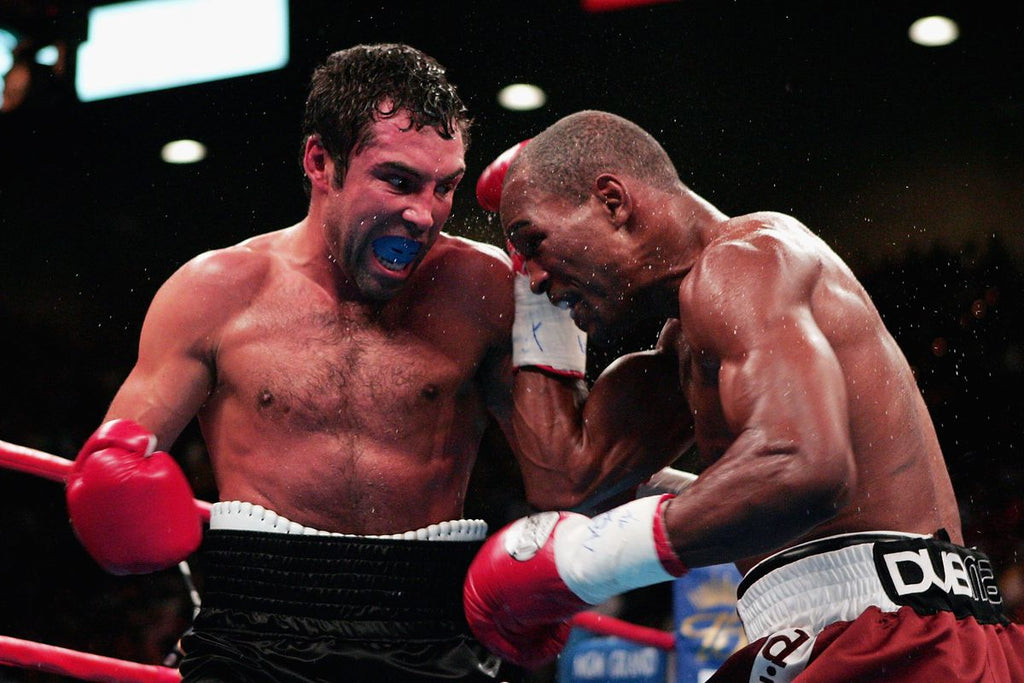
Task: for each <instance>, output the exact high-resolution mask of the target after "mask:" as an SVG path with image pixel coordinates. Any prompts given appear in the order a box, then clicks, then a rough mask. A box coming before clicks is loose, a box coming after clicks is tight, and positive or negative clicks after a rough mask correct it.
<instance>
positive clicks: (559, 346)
mask: <svg viewBox="0 0 1024 683" xmlns="http://www.w3.org/2000/svg"><path fill="white" fill-rule="evenodd" d="M515 300H516V317H515V321H514V322H513V324H512V364H513V365H514V366H515V367H517V368H521V367H524V366H527V365H536V366H541V367H547V368H551V369H552V370H556V371H558V372H564V373H566V374H572V375H578V376H580V377H582V376H583V373H584V372H585V370H586V367H587V334H586V333H585V332H583V331H582V330H580V329H579V328H578V327H576V324H575V323H574V322H573V321H572V317H571V315H570V313H569V311H566V310H563V309H561V308H558V307H557V306H554V305H553V304H552V303H551V301H550V300H549V299H548V298H547V296H546V295H544V294H534V293H533V292H532V291H530V278H529V277H527V276H526V275H522V274H517V275H516V279H515Z"/></svg>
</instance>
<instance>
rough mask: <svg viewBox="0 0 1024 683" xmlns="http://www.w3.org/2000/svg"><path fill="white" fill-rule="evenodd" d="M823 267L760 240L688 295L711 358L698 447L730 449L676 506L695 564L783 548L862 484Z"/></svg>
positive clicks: (682, 546) (672, 521) (693, 280)
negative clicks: (821, 312) (821, 292)
mask: <svg viewBox="0 0 1024 683" xmlns="http://www.w3.org/2000/svg"><path fill="white" fill-rule="evenodd" d="M819 268H820V264H819V263H818V261H817V259H816V258H815V257H814V255H813V254H808V253H805V252H801V251H800V250H790V249H786V248H785V247H783V246H780V243H779V242H777V241H776V240H775V239H774V238H771V237H758V238H755V239H753V240H750V241H747V242H744V243H736V244H726V245H723V246H719V247H716V248H715V251H714V252H711V251H709V252H707V253H706V255H705V258H704V261H703V263H702V264H701V266H700V267H699V270H696V271H694V272H693V273H691V274H690V276H689V278H690V280H689V282H688V283H687V284H684V287H683V289H682V290H681V297H680V304H681V305H680V307H681V310H682V311H683V315H682V323H683V326H684V329H685V330H686V333H687V338H688V340H690V342H691V343H692V344H693V346H694V348H695V349H696V350H697V353H698V354H699V357H697V358H696V359H695V360H696V361H697V362H695V364H694V369H693V372H694V377H693V383H694V384H693V387H692V391H691V395H692V396H693V397H694V401H695V408H696V410H697V413H698V425H697V433H698V440H699V441H700V444H701V447H702V448H705V447H706V448H707V450H709V451H713V450H715V449H717V450H718V451H719V454H717V456H718V457H717V460H716V461H715V462H714V463H713V464H712V465H711V466H710V467H708V468H707V469H705V470H704V471H703V472H702V474H701V477H700V479H699V480H698V481H697V482H696V483H695V484H694V485H693V486H692V487H690V489H688V490H687V491H686V492H685V493H684V494H682V495H680V496H679V497H678V498H676V499H675V500H674V501H672V503H671V504H670V505H669V506H668V507H667V512H666V523H667V526H668V529H669V536H670V538H671V540H672V544H673V547H674V548H675V549H676V551H677V553H678V554H679V556H680V558H682V560H683V561H684V562H686V563H687V564H690V565H691V566H697V565H707V564H716V563H720V562H726V561H736V560H740V559H742V558H744V557H749V556H752V555H756V554H758V553H763V552H766V551H769V550H771V549H774V548H776V547H778V546H779V545H781V544H783V543H785V542H787V541H790V540H792V539H794V538H796V537H798V536H800V535H802V534H804V533H806V532H807V531H809V530H810V529H811V528H813V527H814V526H815V525H817V524H819V523H821V522H823V521H825V520H827V519H829V518H831V517H832V516H834V515H835V514H836V513H837V511H838V510H839V509H840V508H841V507H842V506H843V505H844V504H845V501H846V500H847V499H848V497H849V496H850V494H851V491H852V490H853V488H854V487H855V486H856V469H855V466H854V459H853V452H852V446H851V442H850V434H849V415H848V409H847V397H846V388H845V383H844V378H843V373H842V369H841V368H840V365H839V361H838V359H837V357H836V355H835V353H834V351H833V349H832V347H831V346H830V343H829V341H828V340H827V339H826V338H825V335H824V334H823V333H822V331H821V330H820V329H819V327H818V325H817V323H816V321H815V317H814V311H813V304H812V292H813V287H814V284H815V283H816V281H817V278H818V276H819ZM701 359H703V363H701V362H699V361H701ZM716 364H717V368H715V365H716ZM715 396H717V405H716V402H715V400H714V397H715ZM716 412H717V413H718V416H717V418H716V415H715V414H716Z"/></svg>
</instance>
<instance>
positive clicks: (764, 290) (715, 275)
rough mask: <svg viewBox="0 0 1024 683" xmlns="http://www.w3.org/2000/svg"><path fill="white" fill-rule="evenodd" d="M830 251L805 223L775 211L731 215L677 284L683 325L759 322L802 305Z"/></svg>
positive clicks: (716, 332)
mask: <svg viewBox="0 0 1024 683" xmlns="http://www.w3.org/2000/svg"><path fill="white" fill-rule="evenodd" d="M830 253H831V252H830V251H829V249H828V247H826V246H825V245H824V243H823V242H821V241H820V240H819V239H818V238H817V237H815V236H814V235H813V234H812V233H811V232H810V231H809V230H808V229H807V227H806V226H804V225H803V224H802V223H800V222H799V221H797V220H796V219H795V218H792V217H790V216H786V215H784V214H779V213H769V212H765V213H755V214H749V215H746V216H739V217H736V218H733V219H730V220H729V221H727V222H726V223H725V224H723V226H722V230H721V231H720V232H719V233H718V234H717V235H716V236H715V238H714V239H713V240H712V241H711V242H710V243H709V244H708V245H707V247H706V248H705V249H704V251H703V253H702V254H701V256H700V258H699V259H698V261H697V262H696V263H695V265H694V268H693V270H692V271H691V272H690V274H689V275H688V276H687V277H686V278H685V279H684V281H683V285H682V287H680V292H679V294H680V307H681V310H682V311H683V317H684V319H685V321H686V322H688V323H689V325H687V326H688V327H691V328H692V327H693V324H694V323H696V322H698V321H702V322H703V323H706V324H711V323H717V324H712V325H711V329H713V330H715V332H714V333H715V334H723V333H724V329H719V325H724V326H735V325H736V324H737V321H742V322H743V323H745V324H751V325H758V324H760V323H762V322H765V321H767V320H768V319H772V318H774V319H778V318H779V315H780V313H782V312H784V311H786V310H792V309H793V307H794V306H803V305H805V304H808V303H809V301H810V296H811V292H812V290H813V288H814V285H815V283H816V282H817V280H818V278H819V277H820V274H821V271H822V266H823V263H824V261H825V260H827V259H828V258H830V257H829V256H828V255H829V254H830Z"/></svg>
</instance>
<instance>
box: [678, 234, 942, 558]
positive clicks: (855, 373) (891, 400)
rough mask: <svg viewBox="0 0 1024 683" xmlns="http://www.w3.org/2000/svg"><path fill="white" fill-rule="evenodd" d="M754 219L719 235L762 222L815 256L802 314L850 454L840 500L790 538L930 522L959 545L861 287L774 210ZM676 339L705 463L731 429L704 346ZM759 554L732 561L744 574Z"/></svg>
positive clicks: (938, 459)
mask: <svg viewBox="0 0 1024 683" xmlns="http://www.w3.org/2000/svg"><path fill="white" fill-rule="evenodd" d="M748 218H750V217H748ZM755 218H756V220H753V221H746V222H745V224H746V226H747V227H743V226H742V225H740V226H737V227H738V232H737V231H732V232H730V233H729V234H728V239H730V240H736V239H740V240H742V239H743V232H744V230H749V231H750V234H753V232H754V231H755V230H756V229H757V227H756V226H758V225H759V221H763V222H766V223H767V225H768V227H769V228H770V232H772V233H773V235H774V237H773V238H774V239H778V240H780V243H781V245H782V248H783V249H787V250H795V252H798V253H800V254H802V255H803V257H806V256H807V255H810V258H812V259H813V260H814V261H815V262H816V264H815V269H816V275H815V276H814V277H813V280H812V283H811V285H810V301H809V304H810V311H811V315H812V316H813V320H814V323H815V325H816V327H817V328H818V329H819V330H820V331H821V333H822V334H823V335H824V337H825V339H826V340H827V343H828V345H829V346H830V347H831V349H832V351H833V352H834V354H835V356H836V358H837V360H838V363H839V365H840V367H841V371H842V375H843V379H844V381H845V390H846V397H847V398H846V400H847V410H848V417H849V428H850V434H851V437H852V447H853V456H854V460H855V463H854V464H855V469H856V484H855V486H854V487H853V489H852V496H851V498H850V499H849V501H848V503H847V504H846V505H845V506H844V507H843V508H842V509H840V510H839V511H838V514H836V515H835V516H834V517H832V518H831V519H829V520H827V521H825V522H823V523H821V524H819V525H817V526H815V527H814V528H813V529H811V530H810V531H809V532H807V533H806V534H805V535H804V536H803V537H801V538H798V539H795V540H793V541H792V542H793V543H796V542H801V541H806V540H811V539H814V538H821V537H824V536H830V535H834V534H840V533H850V532H857V531H871V530H892V531H903V532H913V533H921V534H931V533H934V532H935V531H936V530H938V529H940V528H944V529H946V530H947V531H948V532H949V534H950V535H951V536H952V538H953V540H954V541H955V542H961V540H962V539H961V532H960V522H959V516H958V513H957V507H956V501H955V498H954V495H953V490H952V486H951V484H950V480H949V476H948V474H947V471H946V467H945V464H944V461H943V457H942V454H941V450H940V447H939V443H938V439H937V437H936V434H935V431H934V428H933V426H932V423H931V421H930V418H929V416H928V412H927V408H926V406H925V403H924V401H923V399H922V396H921V393H920V391H919V389H918V386H917V384H916V382H915V379H914V375H913V372H912V370H911V368H910V367H909V365H908V363H907V361H906V359H905V357H904V356H903V354H902V353H901V352H900V349H899V348H898V347H897V344H896V342H895V340H894V339H893V337H892V336H891V335H890V333H889V332H888V331H887V330H886V328H885V326H884V324H883V322H882V320H881V318H880V316H879V314H878V312H877V310H876V309H875V307H874V305H873V304H872V302H871V301H870V299H869V297H868V295H867V293H866V292H865V291H864V289H863V288H862V286H861V285H860V284H859V283H858V282H857V280H856V279H855V277H854V275H853V274H852V273H851V272H850V270H849V269H848V267H847V266H846V265H845V264H843V263H842V262H841V261H840V260H839V258H838V257H837V256H836V255H835V254H834V253H833V252H832V251H831V250H830V249H829V248H828V247H827V246H826V245H825V244H824V243H823V242H821V241H820V240H819V239H818V238H817V237H816V236H814V235H813V234H811V233H810V232H809V231H807V230H806V229H805V228H803V226H800V225H799V224H798V223H796V222H795V221H792V222H791V221H790V220H788V219H784V218H783V217H781V216H778V215H775V214H765V215H760V214H759V215H757V216H756V217H755ZM691 305H701V304H700V302H691ZM685 336H686V331H685V330H683V335H682V337H681V339H680V344H681V356H680V357H681V358H685V359H686V360H685V361H684V362H682V363H681V368H682V381H683V384H684V386H685V387H686V391H687V396H688V400H689V402H690V407H691V409H692V411H693V414H694V418H695V429H696V436H697V441H698V444H699V447H700V452H701V457H702V458H703V460H704V465H705V466H706V465H709V464H711V463H712V462H714V461H715V460H716V459H717V458H719V457H721V455H722V454H723V453H725V452H726V450H727V449H728V448H729V446H730V445H731V444H732V443H733V442H734V441H735V440H736V439H737V437H738V434H736V433H734V432H733V431H732V430H731V429H730V427H729V426H728V424H727V421H726V418H725V415H724V413H723V408H722V401H721V397H720V395H719V390H718V384H717V372H718V367H719V360H718V359H717V358H716V357H715V355H714V353H713V352H710V351H709V350H708V349H701V348H693V347H692V346H691V345H690V344H689V343H688V342H687V341H685ZM765 523H766V524H770V523H771V522H770V520H765ZM775 550H777V549H775ZM767 554H770V553H762V554H759V555H757V556H755V557H749V558H745V559H743V560H742V561H740V562H738V563H737V564H738V565H739V567H740V569H741V570H743V571H745V570H746V569H747V568H749V567H750V566H752V565H753V564H754V563H756V562H757V561H758V560H759V559H761V558H762V557H764V556H765V555H767Z"/></svg>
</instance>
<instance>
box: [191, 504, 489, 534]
mask: <svg viewBox="0 0 1024 683" xmlns="http://www.w3.org/2000/svg"><path fill="white" fill-rule="evenodd" d="M210 528H211V529H224V530H231V531H266V532H270V533H276V534H301V535H305V536H345V537H351V538H383V539H391V540H400V541H482V540H484V539H485V538H486V537H487V522H485V521H484V520H482V519H456V520H452V521H450V522H441V523H439V524H431V525H429V526H425V527H423V528H421V529H415V530H413V531H405V532H401V533H397V534H373V535H365V536H364V535H359V534H342V533H337V532H333V531H323V530H321V529H314V528H313V527H308V526H303V525H301V524H298V523H297V522H293V521H291V520H289V519H287V518H285V517H282V516H281V515H279V514H277V513H276V512H274V511H272V510H268V509H266V508H265V507H263V506H262V505H253V504H252V503H245V502H242V501H240V500H231V501H221V502H219V503H214V504H213V505H212V506H211V509H210Z"/></svg>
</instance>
